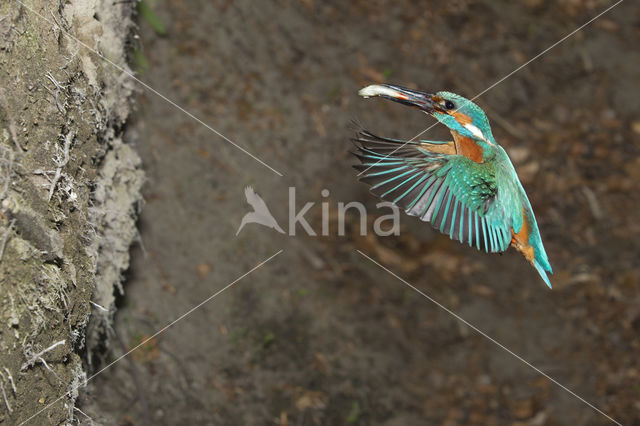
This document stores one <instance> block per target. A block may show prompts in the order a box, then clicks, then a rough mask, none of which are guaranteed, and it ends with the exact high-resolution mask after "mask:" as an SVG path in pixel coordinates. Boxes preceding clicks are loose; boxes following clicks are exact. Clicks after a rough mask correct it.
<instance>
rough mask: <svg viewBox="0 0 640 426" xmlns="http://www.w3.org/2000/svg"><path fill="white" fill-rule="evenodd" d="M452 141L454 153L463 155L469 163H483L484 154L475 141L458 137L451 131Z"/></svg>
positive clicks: (458, 135) (457, 134)
mask: <svg viewBox="0 0 640 426" xmlns="http://www.w3.org/2000/svg"><path fill="white" fill-rule="evenodd" d="M451 134H452V135H453V140H454V143H455V145H456V152H457V153H458V154H459V155H464V156H465V157H467V158H468V159H469V160H471V161H475V162H476V163H482V162H483V161H484V155H483V154H484V152H483V150H482V147H481V146H480V145H478V143H477V142H476V141H474V140H473V139H471V138H468V137H466V136H462V135H460V133H458V132H456V131H451Z"/></svg>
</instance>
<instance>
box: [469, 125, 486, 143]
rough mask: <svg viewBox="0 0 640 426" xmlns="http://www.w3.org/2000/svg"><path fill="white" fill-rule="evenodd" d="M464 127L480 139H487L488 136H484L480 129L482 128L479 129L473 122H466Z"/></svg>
mask: <svg viewBox="0 0 640 426" xmlns="http://www.w3.org/2000/svg"><path fill="white" fill-rule="evenodd" d="M464 128H465V129H467V130H468V131H470V132H471V133H473V135H474V136H475V137H477V138H479V139H482V140H483V141H486V140H487V138H485V137H484V134H483V133H482V132H481V131H480V129H478V128H477V127H476V126H474V125H473V124H471V123H469V124H465V125H464Z"/></svg>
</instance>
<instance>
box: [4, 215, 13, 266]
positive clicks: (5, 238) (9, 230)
mask: <svg viewBox="0 0 640 426" xmlns="http://www.w3.org/2000/svg"><path fill="white" fill-rule="evenodd" d="M15 223H16V220H15V219H13V220H12V221H11V222H9V227H8V228H7V230H6V231H4V234H2V239H0V262H2V256H3V255H4V248H5V247H6V245H7V241H8V240H9V235H10V234H11V231H13V225H14V224H15Z"/></svg>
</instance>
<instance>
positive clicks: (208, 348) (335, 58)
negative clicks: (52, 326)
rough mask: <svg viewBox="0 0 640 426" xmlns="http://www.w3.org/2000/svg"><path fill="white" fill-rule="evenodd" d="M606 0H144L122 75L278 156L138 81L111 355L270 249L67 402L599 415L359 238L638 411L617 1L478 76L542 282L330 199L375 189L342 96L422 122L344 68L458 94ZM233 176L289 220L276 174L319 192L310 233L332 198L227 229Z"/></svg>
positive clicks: (615, 408)
mask: <svg viewBox="0 0 640 426" xmlns="http://www.w3.org/2000/svg"><path fill="white" fill-rule="evenodd" d="M610 4H611V1H596V0H594V1H588V2H584V1H567V2H562V4H561V5H558V4H557V2H552V1H544V0H527V1H522V2H493V1H450V2H424V3H418V2H409V1H357V2H329V3H327V2H319V1H313V0H307V1H304V2H290V1H278V2H252V1H234V2H231V1H214V2H211V1H205V0H198V1H189V2H187V1H164V0H159V1H157V3H155V4H151V7H152V9H153V10H154V11H155V14H156V15H157V19H158V21H159V22H156V21H155V20H154V17H153V16H152V17H147V18H146V19H143V20H141V22H140V26H141V41H140V46H139V50H137V51H136V52H135V55H134V57H135V58H137V66H138V67H139V69H140V70H141V71H142V73H141V78H142V79H143V80H144V81H146V82H147V83H148V84H150V85H151V86H153V87H154V88H156V89H157V90H158V91H160V92H162V93H163V94H165V95H166V96H168V97H169V98H170V99H172V100H174V101H175V102H176V103H177V104H179V105H181V106H182V107H184V108H186V109H187V110H189V111H191V112H192V113H193V114H195V115H196V116H197V117H199V118H200V119H202V120H203V121H204V122H206V123H208V124H210V125H211V126H212V127H214V128H215V129H216V130H217V131H219V132H221V133H222V134H224V135H226V136H227V137H229V138H230V139H231V140H233V141H234V142H236V143H237V144H239V145H241V146H242V147H244V148H245V149H247V150H248V151H250V152H251V153H252V154H254V155H256V156H258V157H259V158H260V159H262V160H263V161H265V162H266V163H267V164H269V165H270V166H271V167H273V168H275V169H277V170H278V171H279V172H281V173H282V174H283V175H284V176H283V177H279V176H278V175H276V174H275V173H273V172H272V171H271V170H269V169H268V168H266V167H264V166H263V165H261V164H259V163H258V162H256V161H254V160H253V159H252V158H250V157H249V156H247V155H245V154H244V153H242V152H241V151H240V150H238V149H237V148H235V147H234V146H232V145H231V144H230V143H228V142H226V141H224V140H223V139H221V138H220V137H219V136H217V135H216V134H214V133H213V132H211V131H210V130H208V129H207V128H205V127H204V126H202V125H201V124H199V123H197V122H196V121H194V120H193V119H191V118H189V117H188V116H186V115H185V114H184V113H182V112H180V111H179V110H177V109H176V108H175V107H174V106H172V105H170V104H169V103H168V102H166V101H164V100H162V99H160V98H159V97H157V96H155V95H153V94H152V93H150V92H143V94H142V95H141V97H140V103H139V112H138V116H137V121H136V123H135V124H133V125H131V126H130V127H129V134H130V135H131V136H136V135H137V136H139V140H140V143H139V144H138V146H137V149H138V150H139V152H140V155H141V156H142V158H143V163H144V167H145V168H146V170H147V173H148V183H147V185H146V187H145V189H144V195H145V199H146V205H145V207H144V210H143V214H142V219H141V221H140V230H141V236H142V242H143V244H142V245H140V246H138V248H136V249H135V250H134V253H133V262H132V266H131V269H130V271H129V274H128V280H127V284H126V296H125V297H124V298H122V299H121V306H120V310H119V312H118V314H117V316H116V322H115V326H114V330H115V333H116V335H117V338H116V339H114V340H113V341H114V342H118V341H119V342H120V344H119V345H118V344H116V345H115V346H114V347H113V348H112V351H111V352H110V354H109V357H108V360H107V361H106V362H108V361H109V360H115V359H117V357H119V356H120V355H121V354H123V353H124V352H125V351H126V350H128V349H130V348H133V347H135V346H136V345H137V344H138V343H140V342H141V341H144V339H146V338H147V337H148V336H152V335H153V334H154V333H155V332H156V331H157V330H160V329H161V328H162V327H164V326H165V325H166V324H168V323H169V322H170V321H173V320H175V319H177V318H179V317H180V316H181V315H182V314H184V313H186V312H188V311H189V310H190V309H191V308H192V307H194V306H196V305H197V304H199V303H200V302H202V301H203V300H205V299H207V298H208V297H209V296H211V295H213V294H215V293H216V292H218V291H219V290H221V289H223V288H224V287H225V286H227V285H228V284H229V283H232V282H233V281H234V280H236V279H237V278H238V277H241V276H242V275H243V274H245V273H246V272H247V271H249V270H250V269H251V268H253V267H254V266H255V265H256V264H258V263H259V262H261V261H263V260H264V259H267V258H269V257H270V256H272V255H273V254H275V253H277V252H278V251H279V250H281V249H282V250H284V252H282V253H281V254H279V255H278V256H276V257H275V258H274V259H272V260H271V261H270V262H269V263H267V264H266V265H265V266H263V267H261V268H259V269H258V270H256V271H254V272H252V273H251V274H250V275H248V276H246V277H244V278H242V279H241V280H240V281H238V282H237V283H236V284H234V285H233V286H232V287H230V288H228V289H227V290H225V291H224V292H223V293H221V294H219V295H218V296H216V297H215V298H214V299H213V300H210V301H209V302H208V303H206V304H204V305H203V306H201V307H200V308H198V309H197V310H195V311H193V312H192V313H190V314H189V315H188V316H186V317H185V318H184V319H181V320H180V321H179V322H177V323H176V324H175V325H173V326H172V327H170V328H169V329H167V330H166V331H165V332H163V333H162V334H160V335H159V336H157V337H155V338H153V339H152V340H151V341H150V342H149V343H147V344H146V345H145V346H143V347H142V348H140V349H138V350H137V351H135V352H134V353H133V354H131V355H130V356H128V357H127V358H125V359H122V360H120V361H119V362H117V363H116V364H114V365H113V366H112V367H110V368H109V369H108V370H106V371H104V372H103V373H101V374H100V375H98V376H97V377H96V378H95V379H93V380H91V381H90V386H89V390H88V392H87V393H86V394H85V395H84V396H83V401H82V404H81V408H82V409H83V411H84V412H86V413H87V414H89V415H90V416H91V417H92V418H93V419H94V420H95V421H97V422H103V423H105V424H136V425H137V424H167V425H168V424H216V425H241V424H246V425H266V424H280V425H316V424H322V425H335V424H361V425H374V424H375V425H388V426H391V425H418V424H449V425H455V424H529V425H561V424H562V425H564V424H580V425H583V424H587V425H596V424H607V423H608V422H609V421H608V420H607V418H606V417H604V416H603V415H601V414H599V413H598V412H596V411H594V410H593V409H592V408H590V407H589V406H587V405H585V403H584V402H582V401H580V400H579V399H578V398H576V397H575V396H573V395H571V394H569V393H568V392H567V391H565V390H563V389H561V388H560V387H558V386H557V385H555V384H554V383H552V382H551V381H550V380H548V379H547V378H545V377H543V376H542V375H540V374H539V373H538V372H536V371H534V370H533V369H532V368H530V367H529V366H527V365H525V364H524V363H522V362H521V361H519V360H517V359H516V358H514V357H513V356H512V355H511V354H509V353H508V352H506V351H505V350H503V349H501V348H499V347H497V346H496V345H495V344H493V343H492V342H491V341H489V340H488V339H487V338H485V337H483V336H481V335H479V334H478V333H477V332H475V331H474V330H472V329H471V328H469V327H467V326H465V325H464V324H462V323H461V322H460V321H458V320H457V319H456V318H454V317H452V316H451V315H450V314H449V313H447V312H445V311H443V310H442V309H441V308H439V307H438V306H436V305H435V304H434V303H432V302H431V301H429V300H428V299H426V298H425V297H422V296H421V295H419V294H417V293H416V292H414V291H413V290H411V289H410V288H409V287H408V286H407V285H405V284H404V283H403V282H401V281H400V280H398V279H396V278H394V277H393V276H392V275H390V274H389V273H387V272H385V271H384V270H382V269H381V268H380V267H378V266H377V265H375V264H374V263H372V262H371V261H369V260H367V259H366V258H365V257H363V256H362V255H361V254H359V253H358V252H357V251H356V250H357V249H358V250H361V251H362V252H364V253H366V254H367V255H369V256H371V257H372V258H373V259H376V260H377V261H379V262H380V263H382V264H383V265H385V266H386V267H388V268H389V269H390V270H392V271H393V272H395V273H396V274H398V275H399V276H400V277H402V278H403V279H406V280H407V281H408V282H410V283H411V284H413V285H415V286H416V287H417V288H419V289H421V290H422V291H424V292H425V293H426V294H428V295H429V296H430V297H432V298H433V299H434V300H435V301H437V302H439V303H441V304H442V305H444V306H446V307H447V308H449V309H451V310H453V311H454V312H455V313H457V314H458V315H460V316H461V317H463V318H464V319H466V320H467V321H469V322H470V323H472V324H474V325H475V326H476V327H478V328H479V329H480V330H482V331H484V332H486V333H487V334H488V335H489V336H491V337H493V338H495V339H496V340H498V341H499V342H501V343H502V344H504V345H505V346H506V347H508V348H509V349H510V350H512V351H513V352H515V353H516V354H519V355H520V356H522V357H523V358H524V359H526V360H528V361H530V362H531V363H532V364H533V365H535V366H536V367H538V368H540V369H541V370H542V371H544V372H545V373H547V374H549V375H550V376H552V377H554V378H555V379H557V380H558V381H559V382H560V383H562V384H563V385H565V386H567V387H568V388H569V389H571V390H572V391H574V392H575V393H576V394H578V395H580V396H581V397H583V398H584V399H585V400H587V401H589V402H591V403H593V404H594V405H595V406H597V407H599V408H600V409H601V410H603V411H604V412H605V413H607V414H608V415H610V416H611V417H613V418H614V419H616V420H617V421H619V422H621V423H623V424H637V423H638V422H640V403H639V402H638V401H640V388H639V387H638V379H639V376H640V362H639V361H638V360H639V359H640V357H639V356H638V350H639V347H640V340H639V338H638V336H639V333H640V304H639V302H640V294H639V293H638V284H639V281H640V266H639V264H638V258H639V256H640V238H639V237H640V227H639V226H638V223H640V211H639V210H638V205H639V202H640V196H639V195H638V190H637V189H638V184H637V182H638V179H639V178H640V174H639V170H640V156H639V153H640V144H639V139H640V99H639V98H638V96H637V95H638V84H639V83H640V69H639V68H638V66H637V64H638V63H640V53H639V52H638V50H637V44H638V41H639V36H640V7H639V6H638V4H637V3H636V2H632V1H626V2H624V3H622V4H621V5H620V6H618V7H617V8H615V9H614V10H613V11H611V12H610V13H608V14H606V15H605V16H603V17H602V18H600V19H599V20H597V21H596V22H594V23H593V24H592V25H590V26H588V27H587V28H585V29H584V31H582V32H579V33H577V34H575V35H574V36H572V37H571V38H569V39H568V40H567V41H565V42H564V43H562V44H560V45H559V46H557V47H555V48H554V49H552V50H551V51H549V52H548V53H546V54H545V55H544V56H542V57H541V58H539V59H538V60H536V61H535V62H533V63H532V64H530V65H528V66H527V67H525V68H524V69H522V70H521V71H519V72H518V73H516V74H514V75H513V76H511V77H510V78H508V79H506V80H505V81H503V82H501V83H500V84H498V85H497V86H496V87H495V88H493V89H492V90H490V91H489V92H487V93H486V94H484V95H483V96H482V97H480V98H479V99H478V100H477V102H478V103H479V105H480V106H481V107H483V108H484V109H485V111H487V113H488V115H489V118H490V120H491V121H492V123H493V133H494V135H495V136H496V139H497V140H498V141H499V143H500V144H502V145H503V146H504V147H505V148H506V149H507V151H508V152H509V153H510V155H511V157H512V160H513V162H514V164H515V165H516V168H517V169H518V172H519V174H520V177H521V179H522V181H523V184H524V186H525V188H526V190H527V192H528V194H529V196H530V198H531V201H532V204H533V206H534V209H535V212H536V214H537V217H538V223H539V226H540V229H541V232H542V236H543V239H544V241H545V245H546V248H547V252H548V253H549V256H550V259H551V263H552V265H553V267H554V270H555V275H553V277H552V283H553V285H554V289H553V290H552V291H549V290H548V289H547V288H546V287H545V286H544V284H543V283H542V281H541V280H540V278H539V277H538V276H537V274H536V272H535V271H534V270H533V269H532V268H531V267H530V266H529V265H528V264H527V263H526V261H525V260H524V259H522V257H521V256H520V255H518V254H517V253H514V252H513V251H512V250H510V251H509V252H508V253H506V254H505V255H503V256H497V255H486V254H483V253H479V252H477V251H475V250H473V249H470V248H468V247H465V246H462V245H460V244H458V243H455V242H451V241H449V240H448V238H446V237H443V236H440V235H439V234H437V233H436V232H434V231H433V230H432V229H431V227H429V226H428V225H425V224H423V223H421V222H419V221H418V220H415V219H414V218H409V217H403V218H402V231H401V235H400V236H397V237H396V236H390V237H375V236H373V235H371V233H370V235H369V236H367V237H361V236H359V235H358V232H357V229H358V221H357V219H358V218H357V215H356V214H352V215H350V216H349V217H350V218H351V220H350V221H349V222H350V223H349V224H348V232H347V236H344V237H339V236H338V235H337V224H336V222H335V220H334V218H335V214H334V212H335V211H336V209H337V207H336V206H337V202H339V201H343V202H348V201H352V200H356V201H361V202H364V203H365V204H366V205H367V207H368V208H369V221H370V222H369V231H370V230H371V222H372V221H373V220H374V219H375V218H376V217H377V216H379V215H380V214H385V213H386V211H382V212H381V211H378V210H376V209H375V204H376V202H377V200H375V199H374V198H373V197H372V196H371V195H370V194H369V193H368V189H367V187H366V186H365V185H363V184H360V183H357V182H356V179H355V173H354V171H353V170H352V168H351V164H354V163H355V161H354V159H353V158H351V157H350V155H349V154H348V152H347V150H348V149H349V142H348V139H349V137H351V136H352V133H353V131H352V130H351V129H350V127H349V126H350V121H351V120H352V119H357V120H359V121H360V122H361V123H362V124H363V125H364V126H365V127H367V128H369V129H370V130H372V131H376V132H378V133H381V134H383V135H387V136H391V137H401V138H406V139H408V138H410V137H412V136H414V135H416V134H417V133H419V132H420V131H421V130H423V129H425V128H426V127H427V126H429V125H431V124H432V122H433V120H430V119H425V116H424V115H423V114H419V113H418V112H416V111H414V110H411V109H408V108H405V107H402V106H400V105H397V104H392V103H389V102H384V101H376V100H363V99H360V98H358V97H357V95H356V93H357V90H358V89H359V88H361V87H362V86H364V85H366V84H370V83H372V82H383V81H387V82H394V83H398V84H403V85H408V86H412V87H416V88H420V89H424V90H444V89H447V90H450V91H453V92H456V93H459V94H462V95H466V96H467V97H473V96H474V95H475V94H477V93H479V92H481V91H483V90H484V89H485V88H487V87H489V86H490V85H492V84H493V83H494V82H496V81H498V80H499V79H500V78H502V77H503V76H505V75H507V74H509V73H510V72H511V71H513V70H514V69H516V68H517V67H518V66H520V65H522V64H524V63H525V62H526V61H527V60H528V59H529V58H532V57H534V56H535V55H537V54H538V53H539V52H541V51H543V50H544V49H546V48H547V47H549V46H550V45H552V44H553V43H555V42H556V41H557V40H559V39H560V38H562V37H563V36H565V35H566V34H568V33H569V32H571V31H572V30H574V29H575V28H577V27H578V26H579V25H581V24H583V23H584V22H586V21H587V20H588V19H590V18H591V17H593V16H595V15H596V14H597V13H599V12H600V11H601V10H603V9H604V8H606V7H607V6H609V5H610ZM150 23H151V24H154V26H155V29H156V30H155V31H154V30H153V28H152V25H150ZM159 23H160V24H163V25H160V26H159ZM163 27H164V28H163ZM164 32H166V33H165V34H162V33H164ZM423 137H424V138H425V139H436V140H437V139H439V138H441V137H446V132H443V129H441V128H440V126H439V127H438V128H434V129H433V130H430V131H429V132H428V133H426V134H425V135H424V136H423ZM247 185H252V186H253V187H254V188H255V190H256V191H257V192H258V193H259V194H260V195H261V196H262V197H263V198H264V200H265V202H266V203H267V204H268V206H269V208H270V210H271V212H272V213H273V215H274V217H275V218H277V220H278V221H279V223H280V225H281V226H282V227H283V228H285V229H286V224H287V217H288V187H290V186H294V187H295V188H296V204H297V207H296V210H297V211H298V210H299V209H300V208H301V207H302V205H304V203H306V202H315V205H314V206H313V207H312V208H311V210H310V212H309V213H308V214H307V216H306V217H307V218H309V222H310V224H311V226H312V227H313V229H315V230H316V232H318V233H320V230H321V227H322V220H321V215H322V210H321V204H320V203H321V202H323V201H324V202H326V203H328V207H329V211H330V213H331V215H330V216H331V221H330V223H329V225H330V227H329V229H330V235H329V236H324V237H322V236H320V237H309V236H306V233H305V232H304V230H303V229H302V227H300V226H298V227H297V235H296V236H295V237H293V236H287V235H282V234H279V233H277V232H276V231H275V230H272V229H267V228H264V227H260V226H258V225H255V224H254V225H247V226H246V227H245V228H244V229H243V230H242V232H241V233H240V234H239V235H238V236H236V235H235V233H236V230H237V227H238V226H239V224H240V221H241V218H242V217H243V215H244V214H245V213H246V212H248V211H250V209H249V207H248V206H247V204H246V202H245V198H244V188H245V186H247ZM322 189H327V190H329V195H328V197H323V196H322V195H321V190H322ZM104 365H106V364H104Z"/></svg>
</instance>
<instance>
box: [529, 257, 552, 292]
mask: <svg viewBox="0 0 640 426" xmlns="http://www.w3.org/2000/svg"><path fill="white" fill-rule="evenodd" d="M531 263H532V264H533V266H534V268H536V270H537V271H538V273H539V274H540V276H541V277H542V280H543V281H544V282H545V284H546V285H547V287H549V288H552V287H551V281H549V276H548V275H547V272H549V273H550V274H553V272H552V271H551V267H549V269H548V270H545V268H544V267H543V266H542V265H541V264H540V263H538V261H537V260H536V259H533V261H532V262H531Z"/></svg>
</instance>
